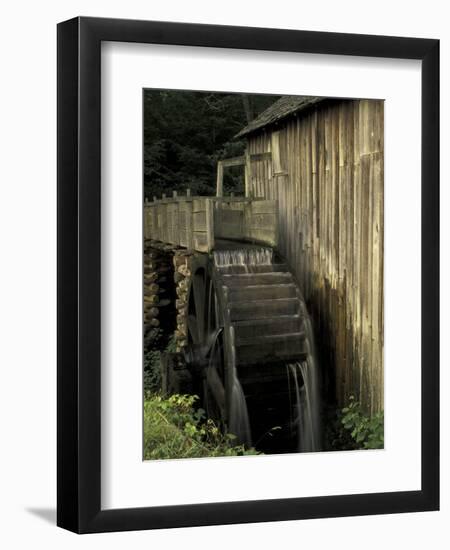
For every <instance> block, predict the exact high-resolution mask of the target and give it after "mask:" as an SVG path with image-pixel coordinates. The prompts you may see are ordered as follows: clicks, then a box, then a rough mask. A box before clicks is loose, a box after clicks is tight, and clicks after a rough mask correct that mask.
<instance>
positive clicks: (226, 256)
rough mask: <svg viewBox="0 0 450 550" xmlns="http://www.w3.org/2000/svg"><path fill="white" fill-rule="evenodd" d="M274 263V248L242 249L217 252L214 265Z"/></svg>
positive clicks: (215, 252)
mask: <svg viewBox="0 0 450 550" xmlns="http://www.w3.org/2000/svg"><path fill="white" fill-rule="evenodd" d="M272 261H273V250H272V248H265V247H258V248H256V247H255V248H242V249H236V250H215V251H214V263H215V265H216V266H217V267H229V266H235V265H238V266H254V265H270V264H271V263H272Z"/></svg>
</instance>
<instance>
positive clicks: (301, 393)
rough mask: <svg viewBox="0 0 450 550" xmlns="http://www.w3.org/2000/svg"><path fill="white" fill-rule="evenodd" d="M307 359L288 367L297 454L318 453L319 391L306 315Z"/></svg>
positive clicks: (311, 334)
mask: <svg viewBox="0 0 450 550" xmlns="http://www.w3.org/2000/svg"><path fill="white" fill-rule="evenodd" d="M305 315H306V316H305V325H306V327H305V328H306V337H307V345H308V348H309V349H308V352H309V353H308V355H307V358H306V359H305V360H304V361H301V362H297V363H292V364H289V365H287V371H288V372H287V374H288V380H289V377H290V376H292V379H293V381H294V389H295V406H294V410H295V414H296V416H295V419H294V422H295V425H296V428H297V445H298V447H297V448H298V451H300V452H311V451H319V450H320V418H319V387H318V373H317V363H316V354H315V350H314V340H313V331H312V325H311V319H310V317H309V315H308V314H307V313H306V311H305Z"/></svg>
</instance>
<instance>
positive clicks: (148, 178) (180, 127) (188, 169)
mask: <svg viewBox="0 0 450 550" xmlns="http://www.w3.org/2000/svg"><path fill="white" fill-rule="evenodd" d="M279 97H280V96H269V95H245V94H223V93H222V94H220V93H211V92H191V91H176V90H146V91H145V93H144V189H145V196H146V197H148V198H149V199H152V198H153V196H154V195H156V196H158V197H160V196H161V194H162V193H167V191H169V192H170V191H172V190H178V191H180V192H184V191H185V189H186V188H187V187H189V188H190V189H191V190H192V194H198V195H210V194H214V193H215V182H216V167H217V161H218V160H219V159H222V158H227V157H233V156H239V155H242V153H243V151H244V141H243V140H241V141H239V140H235V139H234V136H235V135H236V134H237V133H238V132H239V130H241V129H242V128H243V127H244V126H246V124H247V120H248V119H249V118H250V119H251V118H253V117H255V116H257V115H258V114H259V113H261V112H262V111H263V110H265V109H266V108H267V107H268V106H269V105H271V104H272V103H274V102H275V101H276V100H277V99H278V98H279ZM224 190H225V192H230V191H234V192H238V191H239V190H241V191H243V171H242V169H240V170H239V168H236V169H230V170H226V171H225V176H224Z"/></svg>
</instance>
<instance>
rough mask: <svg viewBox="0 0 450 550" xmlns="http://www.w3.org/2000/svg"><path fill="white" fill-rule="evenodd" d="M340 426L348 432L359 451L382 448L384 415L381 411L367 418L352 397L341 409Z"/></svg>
mask: <svg viewBox="0 0 450 550" xmlns="http://www.w3.org/2000/svg"><path fill="white" fill-rule="evenodd" d="M341 422H342V425H343V426H344V428H345V429H346V430H347V431H349V432H350V434H351V436H352V438H353V440H354V441H355V443H356V444H357V446H358V447H357V448H360V449H382V448H383V447H384V413H383V411H381V412H379V413H377V414H375V415H373V416H371V417H370V416H367V415H366V414H364V412H363V410H362V408H361V404H360V403H359V401H356V400H355V398H354V397H353V396H351V397H350V404H349V405H348V407H345V408H344V409H342V418H341Z"/></svg>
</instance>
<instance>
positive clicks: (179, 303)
mask: <svg viewBox="0 0 450 550" xmlns="http://www.w3.org/2000/svg"><path fill="white" fill-rule="evenodd" d="M191 258H192V254H191V253H190V252H188V251H186V250H177V251H176V252H175V254H174V256H173V263H174V267H175V274H174V278H175V282H176V285H177V299H176V302H175V305H176V310H177V328H176V330H175V340H176V349H177V351H178V352H179V351H182V350H183V348H184V347H186V345H187V308H188V303H187V302H188V292H189V285H190V282H191Z"/></svg>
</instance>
